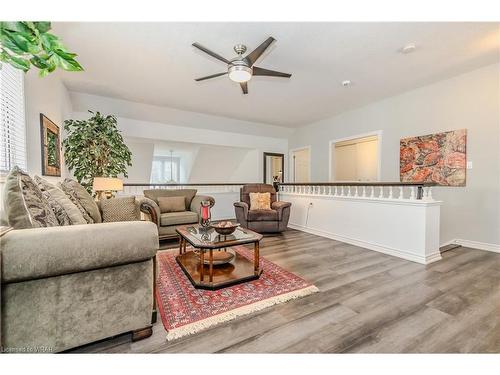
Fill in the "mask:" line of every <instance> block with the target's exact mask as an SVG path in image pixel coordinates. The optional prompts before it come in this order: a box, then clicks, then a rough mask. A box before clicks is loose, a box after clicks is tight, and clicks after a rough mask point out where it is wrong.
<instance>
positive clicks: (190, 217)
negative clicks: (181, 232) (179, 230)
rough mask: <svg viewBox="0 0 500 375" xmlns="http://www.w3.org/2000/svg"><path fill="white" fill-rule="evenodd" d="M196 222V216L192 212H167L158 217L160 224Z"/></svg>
mask: <svg viewBox="0 0 500 375" xmlns="http://www.w3.org/2000/svg"><path fill="white" fill-rule="evenodd" d="M197 222H198V214H197V213H195V212H192V211H184V212H168V213H165V214H161V215H160V224H161V226H163V227H166V226H169V225H181V224H193V223H197Z"/></svg>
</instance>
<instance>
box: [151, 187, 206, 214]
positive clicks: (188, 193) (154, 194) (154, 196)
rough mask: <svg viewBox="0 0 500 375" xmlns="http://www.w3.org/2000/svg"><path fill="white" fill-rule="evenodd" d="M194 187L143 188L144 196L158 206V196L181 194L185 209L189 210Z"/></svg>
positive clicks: (176, 195) (193, 195) (177, 195)
mask: <svg viewBox="0 0 500 375" xmlns="http://www.w3.org/2000/svg"><path fill="white" fill-rule="evenodd" d="M196 192H197V190H196V189H178V190H177V189H175V190H174V189H151V190H144V196H145V197H146V198H149V199H151V200H153V201H155V202H156V204H157V205H158V206H159V205H160V202H159V201H158V198H160V197H179V196H181V195H182V196H183V197H184V198H185V208H184V209H185V211H189V206H191V201H192V200H193V198H194V197H195V195H196Z"/></svg>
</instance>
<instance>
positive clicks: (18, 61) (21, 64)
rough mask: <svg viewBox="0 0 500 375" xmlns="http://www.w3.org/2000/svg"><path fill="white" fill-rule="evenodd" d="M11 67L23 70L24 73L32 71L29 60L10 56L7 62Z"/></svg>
mask: <svg viewBox="0 0 500 375" xmlns="http://www.w3.org/2000/svg"><path fill="white" fill-rule="evenodd" d="M7 62H8V63H9V64H10V65H12V66H13V67H15V68H17V69H21V70H23V71H24V72H27V71H28V70H30V62H29V61H28V60H25V59H22V58H20V57H16V56H9V60H8V61H7Z"/></svg>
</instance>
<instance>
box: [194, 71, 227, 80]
mask: <svg viewBox="0 0 500 375" xmlns="http://www.w3.org/2000/svg"><path fill="white" fill-rule="evenodd" d="M225 74H227V72H224V73H217V74H212V75H211V76H206V77H201V78H196V79H195V81H196V82H198V81H204V80H206V79H210V78H215V77H220V76H223V75H225Z"/></svg>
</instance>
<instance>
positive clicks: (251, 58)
mask: <svg viewBox="0 0 500 375" xmlns="http://www.w3.org/2000/svg"><path fill="white" fill-rule="evenodd" d="M275 40H276V39H274V38H273V37H272V36H270V37H269V38H267V39H266V40H265V42H264V43H262V44H261V45H260V46H258V47H257V48H256V49H254V50H253V51H252V52H250V53H249V54H248V55H247V56H246V57H245V59H244V60H245V61H246V63H247V64H248V65H249V66H252V65H253V64H255V62H256V61H257V59H258V58H259V57H260V55H262V54H263V53H264V51H265V50H266V49H267V48H268V47H269V46H270V45H271V43H272V42H274V41H275Z"/></svg>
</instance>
